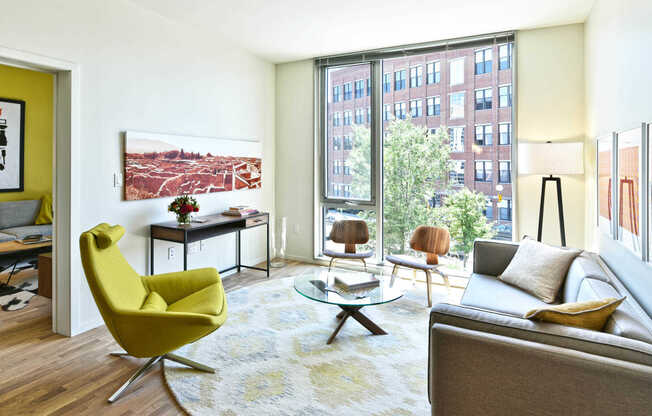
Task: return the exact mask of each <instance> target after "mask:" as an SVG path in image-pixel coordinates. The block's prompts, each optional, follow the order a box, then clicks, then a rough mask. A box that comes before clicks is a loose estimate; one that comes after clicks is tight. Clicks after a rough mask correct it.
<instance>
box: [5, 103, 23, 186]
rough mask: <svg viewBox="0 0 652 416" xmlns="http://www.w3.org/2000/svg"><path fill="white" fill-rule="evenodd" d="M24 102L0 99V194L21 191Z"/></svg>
mask: <svg viewBox="0 0 652 416" xmlns="http://www.w3.org/2000/svg"><path fill="white" fill-rule="evenodd" d="M24 159H25V101H21V100H11V99H8V98H0V192H22V191H23V187H24V184H23V181H24V177H23V169H24V166H23V165H24Z"/></svg>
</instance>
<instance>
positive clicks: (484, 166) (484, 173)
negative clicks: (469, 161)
mask: <svg viewBox="0 0 652 416" xmlns="http://www.w3.org/2000/svg"><path fill="white" fill-rule="evenodd" d="M478 163H482V179H478ZM487 164H490V165H491V168H490V169H487ZM493 169H494V165H493V160H488V159H476V160H474V161H473V180H474V181H475V182H482V183H493V181H494V175H493V173H494V172H493ZM487 172H489V175H488V174H487Z"/></svg>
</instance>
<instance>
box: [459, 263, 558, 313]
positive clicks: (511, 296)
mask: <svg viewBox="0 0 652 416" xmlns="http://www.w3.org/2000/svg"><path fill="white" fill-rule="evenodd" d="M460 303H461V304H462V305H464V306H470V307H474V308H478V309H485V310H489V311H495V312H500V313H504V314H508V315H512V316H517V317H519V318H520V317H522V316H523V315H524V314H525V313H526V312H527V311H529V310H532V309H538V308H543V307H546V306H549V305H548V304H547V303H545V302H543V301H542V300H541V299H538V298H537V297H535V296H532V295H530V294H529V293H527V292H525V291H523V290H521V289H519V288H517V287H514V286H510V285H508V284H507V283H504V282H501V281H500V280H498V278H497V277H495V276H489V275H486V274H478V273H473V274H472V275H471V278H470V279H469V283H468V284H467V286H466V290H465V291H464V295H463V296H462V300H461V302H460Z"/></svg>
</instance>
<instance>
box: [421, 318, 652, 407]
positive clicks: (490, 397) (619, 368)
mask: <svg viewBox="0 0 652 416" xmlns="http://www.w3.org/2000/svg"><path fill="white" fill-rule="evenodd" d="M430 336H431V344H430V350H429V357H430V360H429V389H428V390H429V396H430V398H431V403H432V414H433V415H448V414H455V415H509V414H514V415H516V414H537V415H560V414H573V415H598V414H600V415H607V414H632V415H633V414H641V415H643V414H647V412H649V410H650V408H651V407H652V396H650V394H649V386H650V385H651V383H652V367H650V366H646V365H641V364H635V363H631V362H626V361H621V360H616V359H613V358H606V357H601V356H596V355H592V354H588V353H585V352H578V351H575V350H571V349H567V348H560V347H556V346H552V345H547V344H542V343H538V342H532V341H525V340H522V339H516V338H513V337H506V336H501V335H496V334H491V333H486V332H483V331H475V330H470V329H465V328H459V327H456V326H451V325H446V324H440V323H435V324H434V325H433V326H432V327H431V328H430Z"/></svg>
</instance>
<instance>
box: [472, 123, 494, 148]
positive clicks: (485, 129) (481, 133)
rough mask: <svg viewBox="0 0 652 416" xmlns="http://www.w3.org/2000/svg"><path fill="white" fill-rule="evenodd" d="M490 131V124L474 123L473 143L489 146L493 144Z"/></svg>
mask: <svg viewBox="0 0 652 416" xmlns="http://www.w3.org/2000/svg"><path fill="white" fill-rule="evenodd" d="M491 133H492V131H491V124H484V125H479V126H478V125H476V126H475V144H477V145H478V146H491V145H492V144H493V137H492V134H491Z"/></svg>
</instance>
